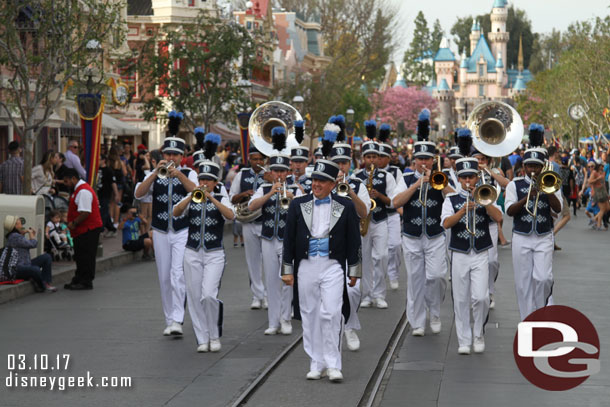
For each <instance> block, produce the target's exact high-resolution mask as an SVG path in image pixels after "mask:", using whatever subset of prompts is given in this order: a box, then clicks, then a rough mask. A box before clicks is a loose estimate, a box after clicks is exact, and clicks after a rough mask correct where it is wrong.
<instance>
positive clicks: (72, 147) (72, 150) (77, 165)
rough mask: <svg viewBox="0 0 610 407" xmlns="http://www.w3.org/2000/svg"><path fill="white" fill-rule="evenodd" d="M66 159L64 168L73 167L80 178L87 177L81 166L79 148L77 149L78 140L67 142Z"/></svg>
mask: <svg viewBox="0 0 610 407" xmlns="http://www.w3.org/2000/svg"><path fill="white" fill-rule="evenodd" d="M65 155H66V161H65V162H64V165H65V166H66V168H73V169H74V170H76V172H77V174H78V176H79V177H80V179H87V171H85V169H84V168H83V165H82V163H81V162H80V156H79V149H78V141H76V140H72V141H70V143H69V144H68V151H66V154H65Z"/></svg>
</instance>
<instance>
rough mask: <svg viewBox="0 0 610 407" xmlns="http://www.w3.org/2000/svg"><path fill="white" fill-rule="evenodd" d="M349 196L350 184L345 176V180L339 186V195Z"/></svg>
mask: <svg viewBox="0 0 610 407" xmlns="http://www.w3.org/2000/svg"><path fill="white" fill-rule="evenodd" d="M348 194H349V184H348V183H347V181H346V178H345V174H343V180H342V181H341V182H339V183H338V184H337V195H339V196H347V195H348Z"/></svg>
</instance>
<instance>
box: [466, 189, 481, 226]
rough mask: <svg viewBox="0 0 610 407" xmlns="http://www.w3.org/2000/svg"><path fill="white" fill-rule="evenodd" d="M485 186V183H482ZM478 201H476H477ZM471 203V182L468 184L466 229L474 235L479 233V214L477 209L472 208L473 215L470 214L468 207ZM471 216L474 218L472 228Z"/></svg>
mask: <svg viewBox="0 0 610 407" xmlns="http://www.w3.org/2000/svg"><path fill="white" fill-rule="evenodd" d="M481 186H483V185H481ZM473 201H474V199H473ZM475 202H476V201H475ZM469 203H470V182H468V183H467V184H466V204H465V205H466V231H467V232H468V233H470V234H471V235H472V236H476V235H477V214H476V212H475V211H476V209H473V210H472V215H470V210H469V209H468V204H469ZM470 218H472V229H470Z"/></svg>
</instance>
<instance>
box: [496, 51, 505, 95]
mask: <svg viewBox="0 0 610 407" xmlns="http://www.w3.org/2000/svg"><path fill="white" fill-rule="evenodd" d="M505 72H506V71H505V70H504V62H503V61H502V53H499V54H498V59H496V84H497V85H498V88H501V86H502V85H503V84H504V76H505ZM498 96H500V95H499V94H498Z"/></svg>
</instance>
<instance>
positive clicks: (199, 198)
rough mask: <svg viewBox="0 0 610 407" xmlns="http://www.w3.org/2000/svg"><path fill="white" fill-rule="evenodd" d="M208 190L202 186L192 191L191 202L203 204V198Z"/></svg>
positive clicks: (204, 198) (204, 199)
mask: <svg viewBox="0 0 610 407" xmlns="http://www.w3.org/2000/svg"><path fill="white" fill-rule="evenodd" d="M207 190H208V188H207V187H206V186H202V187H199V188H196V189H194V190H193V195H192V200H193V202H195V203H201V202H205V201H206V200H207V198H206V197H205V193H206V192H207Z"/></svg>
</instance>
